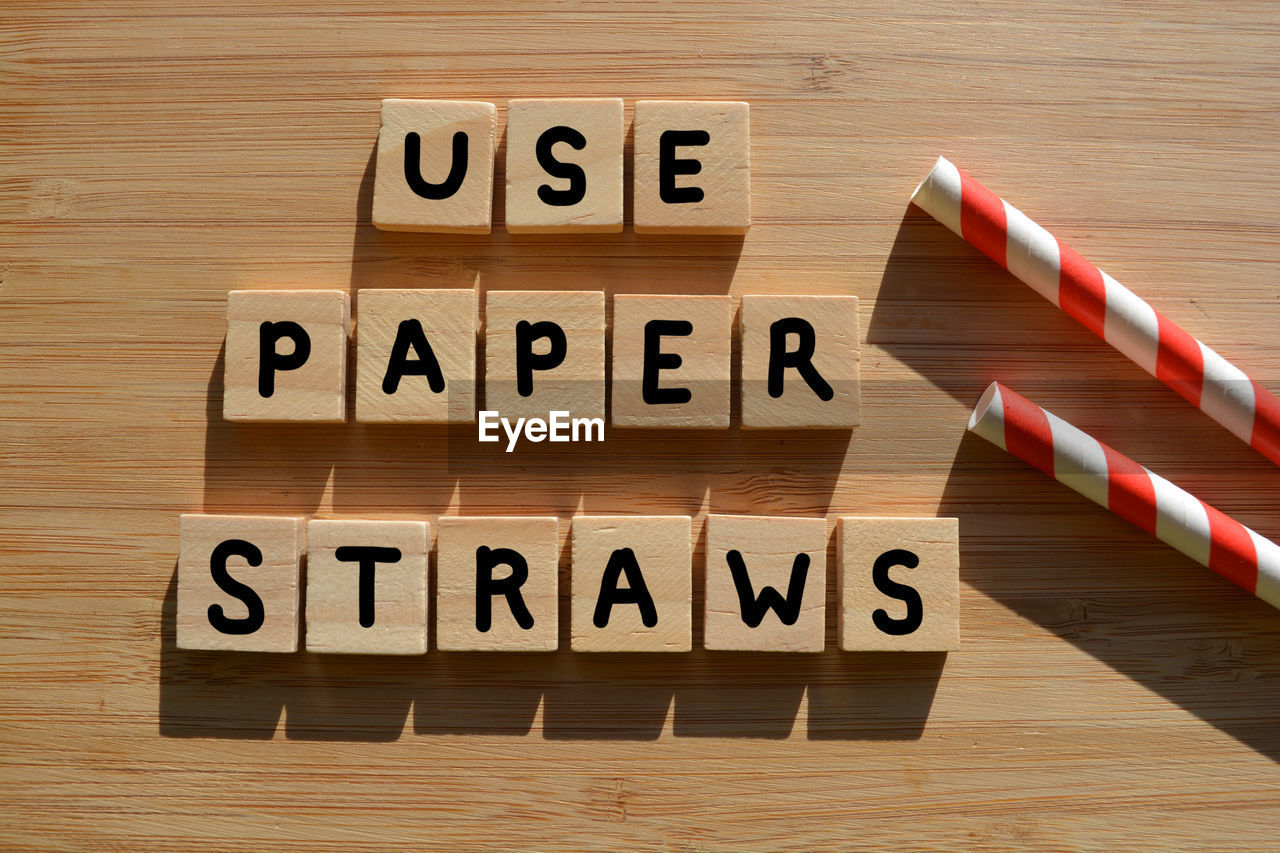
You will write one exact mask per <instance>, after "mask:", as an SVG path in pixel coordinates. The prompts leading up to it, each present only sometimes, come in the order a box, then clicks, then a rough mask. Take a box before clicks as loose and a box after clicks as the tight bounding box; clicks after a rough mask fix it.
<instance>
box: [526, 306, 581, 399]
mask: <svg viewBox="0 0 1280 853" xmlns="http://www.w3.org/2000/svg"><path fill="white" fill-rule="evenodd" d="M538 338H546V339H547V340H549V341H550V342H551V350H550V352H547V353H545V354H543V355H535V354H534V352H533V342H534V341H536V340H537V339H538ZM568 349H569V344H568V341H567V340H566V339H565V336H564V329H562V328H560V326H559V325H557V324H556V323H553V322H551V321H550V320H540V321H538V322H537V323H530V322H527V321H525V320H521V321H520V322H518V323H516V392H517V393H518V394H519V395H520V396H521V397H528V396H529V395H530V394H532V393H533V371H535V370H551V369H552V368H553V367H558V366H559V365H560V362H562V361H564V355H565V352H567V351H568Z"/></svg>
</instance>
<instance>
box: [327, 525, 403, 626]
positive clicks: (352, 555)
mask: <svg viewBox="0 0 1280 853" xmlns="http://www.w3.org/2000/svg"><path fill="white" fill-rule="evenodd" d="M333 556H334V557H336V558H337V559H338V560H339V561H340V562H343V563H359V564H360V627H361V628H372V627H373V601H374V598H373V572H374V566H375V565H377V564H378V563H398V562H400V549H399V548H378V547H376V546H373V545H343V546H342V547H340V548H335V549H334V551H333Z"/></svg>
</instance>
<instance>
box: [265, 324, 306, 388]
mask: <svg viewBox="0 0 1280 853" xmlns="http://www.w3.org/2000/svg"><path fill="white" fill-rule="evenodd" d="M281 338H288V339H289V340H291V341H293V352H291V353H289V354H288V355H282V354H281V353H278V352H276V342H277V341H279V340H280V339H281ZM310 357H311V336H310V335H308V334H307V330H306V329H304V328H302V327H301V326H299V325H298V324H297V323H295V322H293V321H292V320H285V321H284V322H282V323H263V324H262V325H261V326H259V327H258V395H259V396H261V397H270V396H271V395H272V394H274V393H275V392H276V371H277V370H297V369H298V368H299V367H302V365H304V364H306V363H307V359H308V358H310Z"/></svg>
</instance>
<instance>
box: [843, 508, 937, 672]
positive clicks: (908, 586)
mask: <svg viewBox="0 0 1280 853" xmlns="http://www.w3.org/2000/svg"><path fill="white" fill-rule="evenodd" d="M837 541H838V543H839V552H840V557H839V581H838V583H839V588H840V631H839V633H840V648H842V649H844V650H845V651H847V652H862V651H910V652H947V651H954V650H955V649H958V648H959V647H960V592H959V586H960V523H959V522H958V521H957V520H956V519H954V518H842V519H840V535H839V539H838V540H837Z"/></svg>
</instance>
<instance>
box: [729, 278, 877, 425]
mask: <svg viewBox="0 0 1280 853" xmlns="http://www.w3.org/2000/svg"><path fill="white" fill-rule="evenodd" d="M739 317H740V324H741V329H742V425H743V427H746V428H761V429H783V428H813V429H822V428H827V429H835V428H849V427H854V426H857V425H858V397H859V393H858V298H857V297H856V296H744V297H742V310H741V313H740V315H739Z"/></svg>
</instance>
